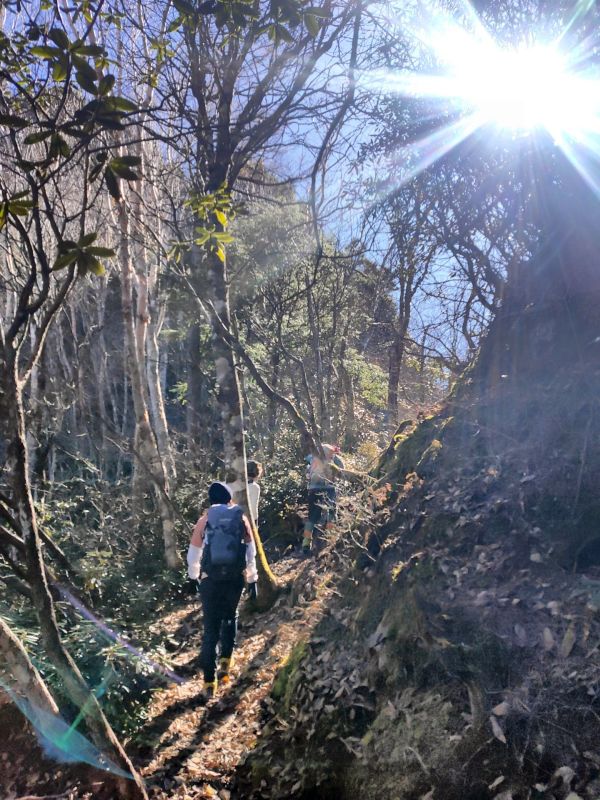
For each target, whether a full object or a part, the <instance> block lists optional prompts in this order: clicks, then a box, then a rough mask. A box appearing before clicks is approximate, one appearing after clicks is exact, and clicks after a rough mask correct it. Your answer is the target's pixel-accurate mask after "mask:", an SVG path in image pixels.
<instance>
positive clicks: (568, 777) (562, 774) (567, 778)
mask: <svg viewBox="0 0 600 800" xmlns="http://www.w3.org/2000/svg"><path fill="white" fill-rule="evenodd" d="M574 777H575V770H574V769H571V767H559V768H558V769H557V770H555V772H554V775H553V776H552V778H553V779H554V780H556V779H557V778H560V779H561V780H562V782H563V783H564V784H565V785H566V786H568V785H569V784H570V783H571V781H572V780H573V778H574Z"/></svg>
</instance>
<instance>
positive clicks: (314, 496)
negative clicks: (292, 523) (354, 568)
mask: <svg viewBox="0 0 600 800" xmlns="http://www.w3.org/2000/svg"><path fill="white" fill-rule="evenodd" d="M323 453H324V455H325V459H323V458H322V457H321V456H320V455H315V454H312V455H309V456H307V457H306V461H307V464H308V466H307V469H306V477H307V482H308V519H307V520H306V522H305V523H304V537H303V539H302V553H303V555H305V556H310V554H311V551H312V542H313V531H314V529H315V527H317V526H319V525H321V524H324V528H325V530H327V529H329V528H331V527H333V523H334V521H335V518H336V513H337V491H336V488H335V472H336V469H335V468H337V469H338V470H344V462H343V461H342V459H341V458H340V455H339V453H340V448H339V447H337V445H332V444H324V445H323Z"/></svg>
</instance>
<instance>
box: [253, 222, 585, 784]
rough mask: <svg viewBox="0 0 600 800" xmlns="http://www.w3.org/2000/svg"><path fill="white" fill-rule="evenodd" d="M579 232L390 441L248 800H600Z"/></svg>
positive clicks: (272, 718)
mask: <svg viewBox="0 0 600 800" xmlns="http://www.w3.org/2000/svg"><path fill="white" fill-rule="evenodd" d="M570 223H574V217H573V218H572V219H571V220H570ZM576 230H577V228H576V226H575V224H571V226H570V227H567V226H563V227H562V229H561V230H560V236H558V238H557V237H554V238H548V240H547V245H546V247H545V248H544V249H543V250H542V251H541V252H540V253H539V254H538V256H537V258H536V259H534V261H533V262H532V263H530V264H529V265H527V266H526V268H523V270H522V274H520V275H519V274H515V275H513V276H512V277H511V281H512V284H511V285H512V286H514V287H515V288H514V290H513V291H512V292H511V291H509V292H508V293H507V296H506V297H505V300H504V303H503V306H502V309H501V310H500V312H499V314H498V315H497V318H496V319H495V321H494V323H493V325H492V327H491V330H490V332H489V335H488V337H487V339H486V341H485V342H484V344H483V347H482V350H481V355H480V358H479V360H478V362H477V364H476V365H475V366H474V367H473V369H472V370H471V372H470V374H469V375H467V376H465V377H464V379H463V380H462V381H461V382H460V384H459V385H458V386H457V387H456V389H455V391H454V393H453V396H452V397H451V398H450V400H449V401H448V402H447V403H446V404H445V406H444V407H443V408H441V409H439V410H438V413H437V414H435V415H433V416H431V417H429V418H426V419H422V420H419V421H418V422H416V423H407V424H405V425H403V426H401V428H400V431H399V433H398V435H397V436H396V438H395V440H394V442H393V443H392V444H391V445H390V448H389V449H388V451H387V453H386V454H385V456H384V458H383V459H382V462H381V464H380V466H379V474H378V478H379V481H380V485H382V486H386V485H387V486H389V492H388V497H387V500H386V503H385V504H384V506H383V508H382V509H380V511H379V515H380V518H379V522H378V525H377V527H376V528H375V529H374V530H373V531H372V532H371V533H369V534H365V540H364V542H363V545H364V549H361V548H360V547H359V548H358V557H357V559H356V563H355V566H354V567H353V568H352V569H351V570H350V571H349V573H348V574H347V575H346V576H345V577H344V578H343V579H342V580H341V583H340V586H339V596H338V597H337V598H336V602H335V603H334V604H333V605H332V606H331V609H330V613H329V615H328V617H327V618H326V619H324V620H323V621H321V622H320V623H319V625H318V626H317V627H316V628H315V629H314V630H313V632H312V634H311V636H310V637H309V638H307V640H306V641H305V642H304V643H303V644H302V645H301V646H299V647H297V648H296V650H295V652H294V654H293V657H292V658H291V659H290V660H289V662H288V664H287V665H286V666H285V667H284V669H283V670H282V672H281V673H280V676H279V679H278V681H277V683H276V685H275V690H274V692H273V695H272V697H271V699H270V700H269V701H268V703H267V704H266V707H265V715H264V726H263V731H262V735H261V736H260V737H259V740H258V745H257V748H256V749H255V751H254V752H253V754H252V755H251V757H250V758H249V759H248V760H247V762H246V763H245V764H244V765H243V766H242V767H241V769H240V771H239V779H238V793H239V796H240V797H244V798H248V797H256V798H284V797H285V798H305V800H308V799H309V798H311V800H312V799H313V798H316V799H317V800H318V799H319V798H320V799H321V800H325V799H327V800H333V799H334V798H335V799H336V800H340V799H341V800H344V799H345V798H355V797H363V798H369V799H370V798H377V797H384V798H398V799H399V800H400V799H402V800H487V799H488V798H496V800H525V799H526V798H554V799H555V800H566V799H567V798H568V800H577V798H585V799H586V800H592V798H599V797H600V312H599V311H598V309H599V308H600V304H599V301H600V268H599V260H600V259H599V258H598V255H597V253H598V252H599V249H598V246H597V245H598V243H597V242H595V241H592V240H591V238H585V237H581V236H580V235H577V234H576ZM347 546H348V548H349V549H350V548H351V547H354V548H356V544H353V543H351V542H350V541H348V542H347Z"/></svg>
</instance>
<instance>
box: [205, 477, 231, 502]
mask: <svg viewBox="0 0 600 800" xmlns="http://www.w3.org/2000/svg"><path fill="white" fill-rule="evenodd" d="M208 499H209V500H210V503H211V505H213V506H214V505H216V504H217V503H222V504H223V505H227V503H228V502H229V501H230V500H231V490H230V489H229V487H228V486H226V485H225V484H224V483H219V482H218V481H217V482H215V483H211V485H210V486H209V487H208Z"/></svg>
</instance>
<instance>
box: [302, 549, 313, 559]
mask: <svg viewBox="0 0 600 800" xmlns="http://www.w3.org/2000/svg"><path fill="white" fill-rule="evenodd" d="M311 555H312V548H310V547H303V548H302V557H303V558H310V557H311Z"/></svg>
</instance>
